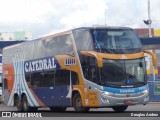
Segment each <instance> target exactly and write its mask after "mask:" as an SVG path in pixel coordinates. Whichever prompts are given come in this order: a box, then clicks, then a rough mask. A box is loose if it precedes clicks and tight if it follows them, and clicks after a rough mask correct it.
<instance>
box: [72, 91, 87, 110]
mask: <svg viewBox="0 0 160 120" xmlns="http://www.w3.org/2000/svg"><path fill="white" fill-rule="evenodd" d="M73 107H74V110H75V111H76V112H88V111H89V109H90V108H87V107H83V106H82V99H81V96H80V94H79V93H77V94H75V95H74V96H73Z"/></svg>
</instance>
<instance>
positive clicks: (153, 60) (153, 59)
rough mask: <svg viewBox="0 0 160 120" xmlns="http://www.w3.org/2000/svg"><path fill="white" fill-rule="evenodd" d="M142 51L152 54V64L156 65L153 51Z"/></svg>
mask: <svg viewBox="0 0 160 120" xmlns="http://www.w3.org/2000/svg"><path fill="white" fill-rule="evenodd" d="M144 53H147V54H149V55H151V56H152V62H153V66H157V57H156V55H155V54H154V53H153V52H151V51H148V50H144Z"/></svg>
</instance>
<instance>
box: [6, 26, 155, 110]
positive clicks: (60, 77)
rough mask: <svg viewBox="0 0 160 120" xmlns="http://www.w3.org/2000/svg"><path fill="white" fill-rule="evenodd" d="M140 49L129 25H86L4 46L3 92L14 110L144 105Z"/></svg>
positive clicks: (86, 108)
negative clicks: (15, 108) (15, 107)
mask: <svg viewBox="0 0 160 120" xmlns="http://www.w3.org/2000/svg"><path fill="white" fill-rule="evenodd" d="M144 53H148V54H150V55H151V56H152V59H153V64H154V65H156V57H155V55H154V54H153V53H151V52H149V51H143V50H142V46H141V43H140V40H139V39H138V37H137V35H136V33H135V32H134V30H133V29H131V28H125V27H84V28H77V29H73V30H69V31H66V32H62V33H59V34H54V35H50V36H47V37H42V38H40V39H36V40H32V41H29V42H24V43H20V44H16V45H13V46H9V47H6V48H4V49H3V95H4V102H5V103H6V104H7V105H8V106H17V109H18V111H31V110H37V109H38V108H40V107H49V108H50V109H51V110H52V111H65V110H66V108H67V107H74V110H75V111H78V112H86V111H89V109H90V108H101V107H103V108H104V107H110V108H113V110H115V111H116V112H123V111H125V110H126V109H127V107H128V106H130V105H136V104H147V102H148V99H149V98H148V94H149V93H148V85H147V78H146V66H145V60H144Z"/></svg>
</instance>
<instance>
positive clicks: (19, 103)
mask: <svg viewBox="0 0 160 120" xmlns="http://www.w3.org/2000/svg"><path fill="white" fill-rule="evenodd" d="M16 106H17V108H18V109H20V108H21V102H20V100H19V99H18V98H17V100H16Z"/></svg>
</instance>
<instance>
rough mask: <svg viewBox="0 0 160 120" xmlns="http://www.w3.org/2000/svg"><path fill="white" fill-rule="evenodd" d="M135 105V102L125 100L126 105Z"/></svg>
mask: <svg viewBox="0 0 160 120" xmlns="http://www.w3.org/2000/svg"><path fill="white" fill-rule="evenodd" d="M132 103H133V101H132V100H124V104H127V105H128V104H132Z"/></svg>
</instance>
